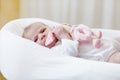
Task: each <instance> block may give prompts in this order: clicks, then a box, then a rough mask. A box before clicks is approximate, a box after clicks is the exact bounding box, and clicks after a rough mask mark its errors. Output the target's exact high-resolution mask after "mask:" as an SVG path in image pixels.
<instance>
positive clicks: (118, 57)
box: [108, 52, 120, 64]
mask: <svg viewBox="0 0 120 80" xmlns="http://www.w3.org/2000/svg"><path fill="white" fill-rule="evenodd" d="M108 62H111V63H118V64H120V52H115V53H113V54H112V55H111V56H110V58H109V60H108Z"/></svg>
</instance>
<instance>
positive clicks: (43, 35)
mask: <svg viewBox="0 0 120 80" xmlns="http://www.w3.org/2000/svg"><path fill="white" fill-rule="evenodd" d="M45 37H46V35H45V34H39V35H38V38H39V40H43V39H44V38H45Z"/></svg>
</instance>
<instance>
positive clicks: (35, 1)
mask: <svg viewBox="0 0 120 80" xmlns="http://www.w3.org/2000/svg"><path fill="white" fill-rule="evenodd" d="M28 17H29V18H34V17H36V18H46V19H49V20H53V21H56V22H60V23H69V24H73V25H77V24H85V25H88V26H90V27H92V28H107V29H118V30H120V0H0V28H2V27H3V25H5V24H6V23H7V22H9V21H11V20H14V19H18V18H28ZM0 80H3V79H0Z"/></svg>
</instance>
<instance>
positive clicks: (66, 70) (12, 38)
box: [0, 18, 120, 80]
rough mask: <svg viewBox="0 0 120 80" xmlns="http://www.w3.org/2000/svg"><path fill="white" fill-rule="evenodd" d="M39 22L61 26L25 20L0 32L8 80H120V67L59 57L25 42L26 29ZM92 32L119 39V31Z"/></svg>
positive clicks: (0, 65)
mask: <svg viewBox="0 0 120 80" xmlns="http://www.w3.org/2000/svg"><path fill="white" fill-rule="evenodd" d="M38 21H42V22H44V23H46V24H48V25H50V26H52V25H59V23H57V22H54V21H50V20H45V19H39V18H25V19H17V20H13V21H11V22H9V23H7V24H6V25H5V26H4V27H3V28H2V29H1V32H0V70H1V72H2V74H3V75H4V76H5V77H6V78H7V79H8V80H36V79H37V80H44V79H46V80H120V75H119V73H120V65H119V64H112V63H105V62H97V61H89V60H84V59H80V58H76V57H70V56H58V55H55V54H54V53H52V52H51V51H50V50H49V49H48V48H45V47H42V46H40V45H37V44H35V43H34V42H32V41H30V40H27V39H24V38H22V37H21V35H22V33H23V30H24V28H25V27H26V26H27V25H29V24H31V23H33V22H38ZM93 30H101V31H102V32H103V34H104V36H103V37H109V38H114V37H117V36H120V31H117V30H107V29H106V30H105V29H93ZM58 53H59V52H58Z"/></svg>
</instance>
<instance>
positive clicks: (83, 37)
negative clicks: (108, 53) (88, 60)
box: [45, 24, 102, 48]
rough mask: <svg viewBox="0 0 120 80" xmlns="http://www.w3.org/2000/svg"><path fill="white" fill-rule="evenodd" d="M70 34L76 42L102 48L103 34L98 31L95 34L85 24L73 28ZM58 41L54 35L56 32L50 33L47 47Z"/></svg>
mask: <svg viewBox="0 0 120 80" xmlns="http://www.w3.org/2000/svg"><path fill="white" fill-rule="evenodd" d="M70 34H71V36H72V38H73V39H74V40H77V41H79V43H80V44H83V43H92V45H93V46H94V47H95V48H100V45H101V38H102V32H101V31H97V32H93V31H92V30H91V29H90V28H89V27H88V26H85V25H83V24H81V25H79V26H78V27H74V26H73V27H72V28H71V29H70ZM55 39H56V37H55V35H54V30H53V31H51V32H49V34H48V36H47V39H46V42H45V45H46V46H48V45H50V44H51V43H52V42H53V41H54V40H55Z"/></svg>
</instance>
